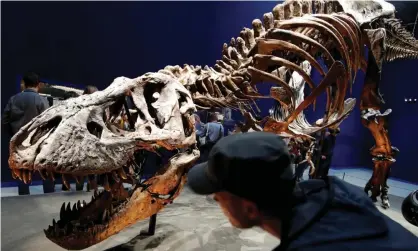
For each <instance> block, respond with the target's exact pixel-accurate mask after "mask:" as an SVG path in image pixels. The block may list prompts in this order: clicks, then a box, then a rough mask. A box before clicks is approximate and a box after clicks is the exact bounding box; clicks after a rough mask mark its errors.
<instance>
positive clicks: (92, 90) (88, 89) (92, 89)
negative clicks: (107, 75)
mask: <svg viewBox="0 0 418 251" xmlns="http://www.w3.org/2000/svg"><path fill="white" fill-rule="evenodd" d="M98 90H99V89H97V87H96V86H94V85H88V86H86V88H85V89H84V92H83V95H84V94H92V93H95V92H97V91H98Z"/></svg>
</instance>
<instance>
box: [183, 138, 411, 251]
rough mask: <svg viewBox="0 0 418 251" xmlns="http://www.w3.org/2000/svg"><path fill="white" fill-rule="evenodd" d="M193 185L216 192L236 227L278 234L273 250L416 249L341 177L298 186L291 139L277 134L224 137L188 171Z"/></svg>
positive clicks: (401, 230) (405, 234) (203, 191)
mask: <svg viewBox="0 0 418 251" xmlns="http://www.w3.org/2000/svg"><path fill="white" fill-rule="evenodd" d="M188 186H189V187H190V188H191V189H192V191H194V192H195V193H197V194H200V195H210V194H214V199H215V200H216V201H217V202H218V204H219V205H220V207H221V209H222V210H223V212H224V213H225V215H226V216H227V217H228V218H229V220H230V222H231V224H232V225H233V226H235V227H237V228H251V227H255V226H258V227H261V228H262V229H264V230H265V231H267V232H269V233H270V234H272V235H273V236H276V237H277V238H278V239H280V245H279V246H278V247H277V248H276V249H274V250H303V251H308V250H312V251H313V250H315V251H318V250H327V251H330V250H356V251H358V250H368V251H369V250H379V251H386V250H418V238H417V237H416V236H414V235H413V234H412V233H411V232H409V231H408V230H406V229H405V228H403V227H402V226H401V225H400V224H398V223H397V222H395V221H393V220H392V219H390V218H389V217H387V216H386V215H384V214H382V213H381V212H379V210H378V209H377V208H376V207H375V205H374V204H373V203H372V201H371V200H370V198H368V197H367V195H366V194H365V193H364V192H363V191H362V190H361V189H360V188H358V187H355V186H353V185H351V184H349V183H347V182H345V181H343V180H340V179H339V178H336V177H328V178H327V179H326V180H319V179H318V180H308V181H303V182H300V183H298V184H296V181H295V177H294V170H293V169H292V167H291V165H290V155H289V151H288V148H287V145H286V143H285V142H284V141H283V139H282V138H281V137H280V136H277V135H275V134H272V133H267V132H253V133H243V134H234V135H231V136H227V137H225V138H222V139H221V140H219V141H218V142H217V143H216V145H215V146H214V147H213V148H212V150H211V152H210V154H209V159H208V161H207V162H204V163H200V164H198V165H196V166H194V167H193V168H191V169H190V171H189V173H188Z"/></svg>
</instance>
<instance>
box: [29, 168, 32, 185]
mask: <svg viewBox="0 0 418 251" xmlns="http://www.w3.org/2000/svg"><path fill="white" fill-rule="evenodd" d="M28 179H29V184H30V183H32V171H28Z"/></svg>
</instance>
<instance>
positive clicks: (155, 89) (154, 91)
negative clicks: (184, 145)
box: [144, 82, 164, 128]
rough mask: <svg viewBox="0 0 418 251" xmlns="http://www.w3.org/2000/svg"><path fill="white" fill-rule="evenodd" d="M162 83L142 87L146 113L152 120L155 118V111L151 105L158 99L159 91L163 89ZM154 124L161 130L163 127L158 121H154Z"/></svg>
mask: <svg viewBox="0 0 418 251" xmlns="http://www.w3.org/2000/svg"><path fill="white" fill-rule="evenodd" d="M163 87H164V84H163V83H159V82H158V83H148V84H147V85H145V86H144V97H145V102H146V103H147V107H148V112H149V114H150V115H151V117H152V118H157V109H155V108H154V107H153V106H152V104H153V103H154V102H156V101H157V100H158V99H159V98H160V93H161V90H162V89H163ZM155 124H156V125H157V126H158V127H160V128H162V127H163V125H162V124H161V123H160V121H159V120H158V119H156V120H155Z"/></svg>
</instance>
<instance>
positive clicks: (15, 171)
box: [14, 169, 23, 181]
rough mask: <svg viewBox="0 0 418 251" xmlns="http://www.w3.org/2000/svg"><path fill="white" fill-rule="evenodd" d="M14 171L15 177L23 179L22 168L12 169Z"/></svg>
mask: <svg viewBox="0 0 418 251" xmlns="http://www.w3.org/2000/svg"><path fill="white" fill-rule="evenodd" d="M14 173H15V174H16V176H17V178H19V180H21V181H23V178H22V170H20V169H14Z"/></svg>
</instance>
